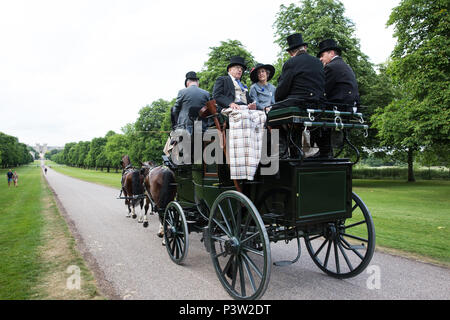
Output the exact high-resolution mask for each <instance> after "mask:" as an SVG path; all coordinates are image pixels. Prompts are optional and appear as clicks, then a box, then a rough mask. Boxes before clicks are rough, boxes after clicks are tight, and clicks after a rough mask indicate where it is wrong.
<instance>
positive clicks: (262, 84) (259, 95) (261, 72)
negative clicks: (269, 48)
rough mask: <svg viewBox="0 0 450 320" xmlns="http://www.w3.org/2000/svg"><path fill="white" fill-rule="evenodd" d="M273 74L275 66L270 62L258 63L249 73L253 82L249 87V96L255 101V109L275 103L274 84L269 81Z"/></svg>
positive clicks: (262, 108)
mask: <svg viewBox="0 0 450 320" xmlns="http://www.w3.org/2000/svg"><path fill="white" fill-rule="evenodd" d="M274 74H275V68H274V67H273V66H272V65H270V64H262V63H258V64H257V65H256V66H255V67H254V68H253V69H252V72H251V73H250V79H251V80H252V82H253V84H252V86H251V87H250V98H252V99H253V101H254V102H255V103H256V109H258V110H264V108H265V107H267V106H269V105H271V104H273V103H275V89H276V88H275V86H274V85H273V84H271V83H269V81H270V80H271V79H272V78H273V76H274Z"/></svg>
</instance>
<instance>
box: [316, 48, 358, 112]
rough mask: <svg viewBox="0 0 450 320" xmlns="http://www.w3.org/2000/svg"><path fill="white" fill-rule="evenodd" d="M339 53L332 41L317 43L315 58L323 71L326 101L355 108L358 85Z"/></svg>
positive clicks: (350, 69)
mask: <svg viewBox="0 0 450 320" xmlns="http://www.w3.org/2000/svg"><path fill="white" fill-rule="evenodd" d="M341 52H342V50H341V48H340V47H338V46H337V44H336V41H334V40H333V39H327V40H323V41H322V42H320V43H319V53H318V54H317V57H318V58H320V61H322V63H323V65H324V69H325V93H326V99H327V101H329V102H335V103H343V104H349V105H352V106H357V105H359V93H358V83H357V82H356V77H355V73H354V72H353V70H352V68H351V67H350V66H349V65H348V64H346V63H345V61H344V60H343V59H342V57H341ZM349 109H352V107H349ZM345 111H352V110H345Z"/></svg>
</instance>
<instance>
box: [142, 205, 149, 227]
mask: <svg viewBox="0 0 450 320" xmlns="http://www.w3.org/2000/svg"><path fill="white" fill-rule="evenodd" d="M143 203H144V199H142V200H141V211H142V205H143ZM148 207H149V205H148V203H146V204H145V207H144V208H145V211H144V224H143V227H144V228H147V227H148V216H147V211H148Z"/></svg>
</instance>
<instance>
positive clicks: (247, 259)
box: [242, 252, 263, 279]
mask: <svg viewBox="0 0 450 320" xmlns="http://www.w3.org/2000/svg"><path fill="white" fill-rule="evenodd" d="M242 256H243V257H244V259H245V260H246V261H247V262H248V263H249V265H250V267H252V269H253V270H255V273H256V274H257V275H258V277H260V278H261V279H262V278H263V274H262V273H261V271H259V269H258V267H257V266H256V264H255V263H254V262H253V260H252V259H250V257H249V256H248V255H247V254H246V253H244V252H243V253H242Z"/></svg>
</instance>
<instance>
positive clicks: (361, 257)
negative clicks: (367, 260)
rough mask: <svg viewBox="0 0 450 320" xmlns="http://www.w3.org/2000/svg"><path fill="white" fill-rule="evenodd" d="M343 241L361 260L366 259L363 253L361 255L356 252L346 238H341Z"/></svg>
mask: <svg viewBox="0 0 450 320" xmlns="http://www.w3.org/2000/svg"><path fill="white" fill-rule="evenodd" d="M341 240H342V241H343V242H344V243H345V245H346V246H348V247H349V248H350V250H352V251H353V252H354V253H355V254H356V255H357V256H358V257H359V258H360V259H361V260H363V259H364V257H363V256H362V255H361V253H359V252H358V251H356V249H355V248H353V247H352V245H351V244H350V243H348V241H347V240H345V239H344V238H342V237H341Z"/></svg>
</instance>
